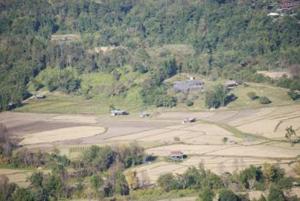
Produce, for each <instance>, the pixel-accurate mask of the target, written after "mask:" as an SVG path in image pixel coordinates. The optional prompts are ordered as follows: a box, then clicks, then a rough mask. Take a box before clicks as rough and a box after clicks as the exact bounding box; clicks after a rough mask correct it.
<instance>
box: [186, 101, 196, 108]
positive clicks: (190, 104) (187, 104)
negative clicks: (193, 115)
mask: <svg viewBox="0 0 300 201" xmlns="http://www.w3.org/2000/svg"><path fill="white" fill-rule="evenodd" d="M185 104H186V106H188V107H191V106H193V105H194V102H193V101H191V100H187V101H186V103H185Z"/></svg>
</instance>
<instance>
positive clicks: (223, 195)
mask: <svg viewBox="0 0 300 201" xmlns="http://www.w3.org/2000/svg"><path fill="white" fill-rule="evenodd" d="M239 200H240V199H239V197H238V196H237V195H236V194H234V193H233V192H232V191H231V190H227V189H222V190H221V191H220V193H219V201H239Z"/></svg>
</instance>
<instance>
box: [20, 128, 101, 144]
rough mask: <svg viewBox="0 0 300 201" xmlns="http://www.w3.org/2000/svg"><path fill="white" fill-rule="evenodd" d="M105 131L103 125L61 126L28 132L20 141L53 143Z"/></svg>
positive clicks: (23, 142)
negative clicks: (37, 131) (49, 129)
mask: <svg viewBox="0 0 300 201" xmlns="http://www.w3.org/2000/svg"><path fill="white" fill-rule="evenodd" d="M104 131H105V129H104V128H103V127H95V126H81V127H72V128H61V129H56V130H51V131H43V132H39V133H33V134H28V135H26V136H25V138H24V139H23V140H22V141H21V142H20V144H21V145H32V144H40V143H51V142H56V141H66V140H74V139H80V138H85V137H91V136H94V135H98V134H101V133H103V132H104Z"/></svg>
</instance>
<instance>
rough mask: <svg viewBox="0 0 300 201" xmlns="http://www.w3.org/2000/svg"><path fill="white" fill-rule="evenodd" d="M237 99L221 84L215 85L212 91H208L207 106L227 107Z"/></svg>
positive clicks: (206, 95)
mask: <svg viewBox="0 0 300 201" xmlns="http://www.w3.org/2000/svg"><path fill="white" fill-rule="evenodd" d="M236 99H237V97H236V96H235V95H234V94H232V93H231V94H229V90H228V89H227V88H226V87H225V86H223V85H221V84H219V85H215V86H214V87H213V88H212V89H210V90H207V91H206V93H205V105H206V106H207V107H208V108H218V107H222V106H226V105H227V104H228V103H230V102H231V101H234V100H236Z"/></svg>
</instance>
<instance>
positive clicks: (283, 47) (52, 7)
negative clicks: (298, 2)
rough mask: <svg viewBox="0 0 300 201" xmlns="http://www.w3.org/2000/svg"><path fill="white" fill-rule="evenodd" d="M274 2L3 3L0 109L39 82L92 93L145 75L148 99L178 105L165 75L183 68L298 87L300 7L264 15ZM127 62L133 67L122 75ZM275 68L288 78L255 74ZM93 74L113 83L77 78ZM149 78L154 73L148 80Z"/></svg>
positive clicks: (125, 87) (122, 90) (123, 87)
mask: <svg viewBox="0 0 300 201" xmlns="http://www.w3.org/2000/svg"><path fill="white" fill-rule="evenodd" d="M236 5H238V6H236ZM278 7H279V4H278V3H277V1H272V0H267V1H263V2H254V3H252V2H249V1H240V0H237V1H204V2H197V1H191V0H188V1H169V0H168V1H165V0H159V1H155V2H145V1H139V0H131V1H125V2H124V1H121V0H117V1H114V2H110V1H105V2H101V3H99V2H98V1H88V0H82V1H75V2H74V1H45V2H41V1H37V0H26V1H25V0H22V1H21V2H17V1H4V2H2V3H1V11H2V12H1V14H0V22H1V23H0V24H1V26H0V35H1V41H0V55H1V56H0V72H1V73H0V80H1V81H0V87H1V92H0V109H1V110H7V109H12V108H13V107H12V106H19V105H22V100H24V99H26V98H28V97H29V96H30V93H28V90H30V92H32V93H36V92H35V90H39V89H41V88H45V89H48V90H50V91H53V90H60V91H63V92H66V93H74V94H77V95H82V96H84V97H86V98H94V97H95V96H98V95H99V94H101V95H105V98H107V97H114V96H119V97H124V96H130V94H131V93H132V91H133V90H137V88H136V87H137V85H136V83H134V82H132V80H134V79H131V78H129V80H128V83H124V81H125V80H124V79H125V77H126V76H127V75H128V74H136V75H137V77H139V78H142V79H141V80H140V81H141V82H140V83H139V84H142V89H141V88H139V89H138V90H137V91H138V94H139V95H141V96H143V98H142V99H143V104H146V105H149V104H151V105H156V106H158V107H162V106H163V107H165V106H166V107H173V106H175V105H176V99H175V98H174V96H173V95H172V94H171V93H169V92H167V88H168V86H166V84H165V83H164V82H163V81H164V80H165V79H167V78H169V77H171V76H173V75H175V74H177V73H182V72H184V73H193V74H201V75H202V76H206V77H207V78H210V79H212V80H215V79H216V78H218V77H221V78H226V79H235V80H240V81H251V82H268V83H272V84H275V85H277V86H280V87H285V88H289V89H291V90H294V91H296V90H299V89H300V82H299V79H298V78H299V70H298V69H299V58H300V56H299V52H300V51H299V44H300V41H299V34H298V29H297V28H298V27H297V24H298V21H299V19H300V18H299V16H300V15H299V9H296V10H293V11H292V12H293V15H288V14H286V15H285V16H284V17H279V18H278V19H276V20H275V19H272V17H269V16H267V13H268V12H271V11H272V10H276V8H278ZM220 11H222V12H220ZM63 34H69V35H63ZM71 34H73V36H72V35H71ZM70 35H71V36H70ZM74 35H75V36H74ZM68 37H69V38H68ZM171 44H172V45H174V44H178V48H173V49H172V48H169V47H171ZM184 45H185V46H184ZM162 47H168V48H162ZM186 47H189V48H186ZM99 49H100V50H99ZM174 49H175V50H179V52H178V51H177V52H176V51H174ZM181 49H182V50H181ZM98 50H99V51H98ZM180 50H181V51H180ZM128 66H129V68H127V67H128ZM126 68H127V69H130V71H129V73H128V72H127V73H123V72H122V71H123V70H124V69H126ZM278 68H281V69H284V70H289V71H290V72H291V73H292V77H290V78H287V77H283V78H281V79H279V80H272V79H271V78H266V77H264V76H263V75H260V74H257V73H256V71H257V70H267V69H269V70H270V69H271V70H276V69H278ZM94 73H101V74H102V73H106V74H110V75H112V76H113V78H114V81H113V87H107V86H106V87H105V85H102V84H101V85H100V84H95V85H94V84H93V83H92V84H90V85H88V84H87V85H85V84H82V83H81V81H82V79H83V78H82V76H81V75H82V74H94ZM124 75H126V76H124ZM151 75H153V78H155V79H150V80H148V79H144V78H145V77H151ZM153 81H154V82H153ZM140 86H141V85H140ZM150 86H152V87H150ZM103 89H105V90H108V89H113V90H111V92H110V93H104V92H103ZM144 91H147V92H150V94H152V95H153V94H154V95H155V96H154V97H153V99H154V100H156V101H152V99H151V98H150V95H149V96H146V95H145V92H144ZM151 92H152V93H151ZM157 92H158V93H157ZM156 93H157V94H156ZM162 94H163V95H166V94H167V96H165V98H164V96H163V95H162ZM292 97H294V95H293V96H292ZM222 103H223V101H222V100H221V102H220V103H214V104H213V105H214V106H215V104H217V105H218V104H220V105H222ZM189 105H190V104H189Z"/></svg>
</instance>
